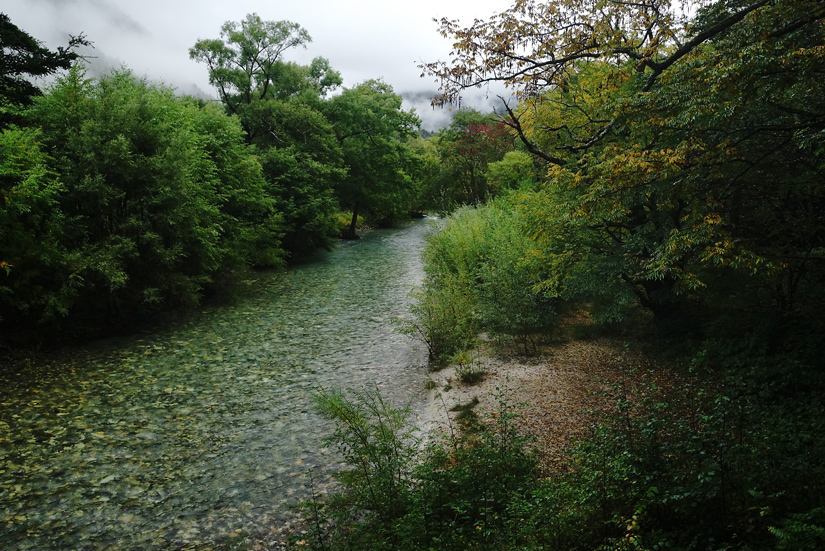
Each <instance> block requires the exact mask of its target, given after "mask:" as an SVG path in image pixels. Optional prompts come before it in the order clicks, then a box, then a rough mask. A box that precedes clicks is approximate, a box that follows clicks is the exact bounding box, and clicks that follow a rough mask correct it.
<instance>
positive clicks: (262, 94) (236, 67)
mask: <svg viewBox="0 0 825 551" xmlns="http://www.w3.org/2000/svg"><path fill="white" fill-rule="evenodd" d="M311 41H312V38H311V37H310V36H309V33H308V32H307V31H306V30H305V29H303V28H302V27H301V26H300V25H299V24H298V23H293V22H291V21H264V20H262V19H261V18H260V17H259V16H258V14H256V13H250V14H248V15H247V16H246V18H244V19H243V20H242V21H240V22H235V21H227V22H226V23H224V24H223V26H222V27H221V38H215V39H202V40H198V41H197V42H196V43H195V45H194V46H193V47H192V48H190V49H189V57H191V58H192V59H194V60H196V61H200V62H203V63H206V65H207V67H208V68H209V82H210V84H212V85H213V86H215V87H216V88H217V89H218V93H219V94H220V98H221V101H222V102H223V103H224V105H226V108H227V109H228V110H229V112H230V113H238V112H239V110H240V109H241V108H242V106H244V105H249V104H250V103H252V102H253V101H255V100H256V99H258V100H260V99H264V98H266V97H267V96H268V94H269V93H270V86H272V84H273V82H274V81H275V80H276V79H277V77H276V75H277V71H278V70H280V68H281V66H280V65H279V64H278V62H279V61H281V56H282V54H283V53H284V52H285V51H286V50H288V49H290V48H296V47H298V46H304V47H306V44H307V43H308V42H311Z"/></svg>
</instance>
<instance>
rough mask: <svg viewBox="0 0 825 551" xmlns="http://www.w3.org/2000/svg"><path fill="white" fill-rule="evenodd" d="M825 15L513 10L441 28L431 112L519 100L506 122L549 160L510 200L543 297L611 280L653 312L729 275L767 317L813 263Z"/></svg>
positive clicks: (758, 10)
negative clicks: (542, 264)
mask: <svg viewBox="0 0 825 551" xmlns="http://www.w3.org/2000/svg"><path fill="white" fill-rule="evenodd" d="M823 17H825V9H824V8H823V7H822V5H821V3H819V2H807V1H803V2H790V1H784V0H764V1H752V2H742V1H718V2H714V3H711V4H709V5H708V6H707V7H705V8H703V9H700V10H699V11H698V12H697V15H696V16H695V17H694V18H693V19H692V20H690V21H688V20H687V18H685V17H683V16H681V15H680V13H679V10H678V9H677V8H676V7H675V6H672V5H671V3H670V2H666V1H660V0H645V1H642V2H634V3H625V2H612V1H611V2H602V3H586V2H578V1H564V2H562V1H556V2H551V3H548V4H542V5H539V4H537V3H535V2H532V1H524V0H522V1H518V2H516V4H515V6H514V7H513V8H512V9H511V10H508V11H507V12H505V13H503V14H500V15H498V16H495V17H494V18H493V19H491V20H490V21H484V22H476V23H474V24H473V25H472V26H471V27H469V28H466V29H460V28H459V27H458V26H457V24H456V23H455V22H449V21H442V31H443V32H445V33H447V34H448V35H452V36H454V37H455V38H456V40H457V50H458V54H459V55H457V56H456V58H455V61H454V62H453V63H452V64H451V65H448V64H444V63H441V64H438V63H436V64H430V65H428V66H427V67H426V69H427V70H429V71H431V72H432V73H433V74H435V75H437V76H439V77H440V78H441V79H442V82H443V84H444V95H443V96H441V98H440V99H441V100H443V101H446V100H449V99H450V98H451V97H453V96H454V95H455V94H456V93H457V92H458V90H460V89H461V87H463V86H467V85H472V84H479V83H483V82H488V81H495V80H502V81H505V82H507V83H509V84H510V85H512V86H513V87H514V88H515V89H516V90H517V92H518V93H519V94H520V97H521V99H522V102H521V103H520V105H518V106H514V105H512V104H511V103H509V102H505V103H504V105H503V113H502V115H503V120H504V121H505V122H506V124H508V125H509V126H510V127H511V128H512V129H513V131H514V132H516V134H517V135H518V136H519V138H520V140H521V141H522V143H523V144H524V145H525V148H526V149H527V150H528V151H529V152H531V153H532V154H534V155H535V156H536V157H537V158H538V159H540V160H542V161H543V162H545V163H547V164H548V165H549V166H551V167H555V168H551V169H550V171H549V173H548V185H547V186H546V189H545V191H544V193H543V194H542V195H540V196H537V197H535V198H534V199H535V200H533V201H531V203H532V204H527V205H525V207H524V208H530V209H532V210H533V214H534V216H535V217H536V235H537V237H540V238H541V239H543V240H544V241H545V244H546V246H547V249H546V257H547V258H548V262H550V261H552V262H556V263H557V266H558V268H559V270H561V271H562V272H561V274H560V275H559V277H560V278H561V279H559V280H557V281H555V282H547V286H548V288H556V289H557V290H560V289H564V288H566V289H568V291H569V290H570V288H571V286H572V287H578V288H579V289H580V290H581V291H585V290H586V291H587V292H590V291H592V290H593V289H594V288H595V287H597V285H596V284H595V281H596V279H600V280H601V281H604V282H607V283H609V285H604V284H601V285H599V287H600V288H601V289H607V288H610V287H613V286H614V284H616V283H617V282H622V285H623V286H624V288H625V290H630V291H632V292H633V293H634V294H635V295H636V296H637V297H638V299H639V300H640V301H641V303H642V304H643V305H645V306H647V307H648V308H650V309H651V310H652V311H653V312H654V314H655V315H656V316H657V317H661V318H665V317H671V316H673V315H674V314H676V313H678V310H679V308H678V305H679V302H680V300H681V299H680V296H684V295H685V293H688V292H690V291H691V290H697V289H700V288H703V286H705V285H707V283H708V282H709V281H711V280H712V279H714V278H717V277H718V276H719V275H720V274H721V271H722V270H730V269H734V270H740V271H741V272H742V274H743V275H744V274H746V273H750V274H751V275H753V274H755V275H756V278H757V279H761V280H762V283H761V285H762V286H764V287H765V289H768V288H771V289H773V291H771V292H770V293H771V294H774V295H777V298H776V301H775V302H776V304H777V306H778V307H779V308H780V309H782V308H786V307H785V306H782V305H781V304H782V303H785V304H787V303H788V302H789V301H790V295H792V294H794V293H796V291H794V289H797V288H799V287H798V284H799V283H800V282H801V281H804V280H807V281H808V282H813V281H814V278H813V277H812V275H813V274H815V273H817V272H818V268H817V269H815V270H814V271H813V272H811V269H813V268H814V267H815V266H820V265H821V261H820V260H818V258H819V252H818V251H820V250H821V249H822V243H821V241H820V240H819V237H815V236H819V235H821V231H820V229H819V228H820V227H821V216H820V214H819V212H820V210H819V209H818V208H811V207H810V205H816V204H819V203H820V202H821V200H822V198H821V193H820V191H819V190H821V189H822V186H821V181H822V176H821V167H822V163H821V161H820V160H818V159H817V157H816V153H815V152H816V151H817V150H818V149H819V148H820V147H821V145H820V144H821V137H822V128H823V119H822V117H821V115H820V114H819V113H821V112H822V111H821V109H820V108H819V106H821V105H822V98H823V95H822V87H821V85H819V84H818V83H819V82H821V80H822V79H821V74H822V70H823V69H822V68H823V64H824V63H823V57H825V54H823V52H822V50H821V47H820V46H819V45H821V43H822V29H823V27H822V19H823ZM791 166H793V167H795V168H794V169H790V167H791ZM806 205H807V206H806ZM791 220H793V222H791ZM797 225H801V227H804V228H805V230H804V233H805V235H806V236H808V237H806V238H802V236H801V234H800V231H799V230H798V229H796V227H797ZM767 228H770V231H766V229H767ZM803 266H804V268H803ZM743 269H744V270H743ZM802 274H807V275H804V276H803V275H802ZM800 278H801V279H800ZM588 279H590V280H592V283H593V284H591V283H588V282H587V281H586V280H588ZM561 282H564V283H561ZM742 287H745V286H742ZM778 289H781V291H779V290H778ZM807 289H809V290H810V289H812V287H811V286H810V285H808V286H807ZM558 292H561V291H558ZM789 293H790V294H789ZM613 295H614V296H621V293H619V294H616V293H613ZM783 297H784V298H783Z"/></svg>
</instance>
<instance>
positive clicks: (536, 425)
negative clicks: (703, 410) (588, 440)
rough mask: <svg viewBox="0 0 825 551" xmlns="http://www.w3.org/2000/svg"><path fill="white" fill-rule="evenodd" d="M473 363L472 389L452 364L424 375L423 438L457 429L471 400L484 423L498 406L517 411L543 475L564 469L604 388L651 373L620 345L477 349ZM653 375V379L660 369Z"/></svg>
mask: <svg viewBox="0 0 825 551" xmlns="http://www.w3.org/2000/svg"><path fill="white" fill-rule="evenodd" d="M473 364H474V367H475V368H476V369H480V370H482V371H484V373H485V375H484V378H483V380H482V381H480V382H478V383H476V384H465V383H462V382H460V378H459V374H458V373H457V368H456V366H455V365H451V366H448V367H447V368H445V369H443V370H441V371H437V372H433V373H431V374H430V375H429V377H430V380H432V381H433V384H431V385H430V386H433V387H434V388H433V389H432V390H431V392H430V401H429V403H428V406H427V409H426V410H425V411H424V413H422V415H421V416H420V423H421V426H422V427H423V429H424V431H426V432H430V433H432V434H433V435H437V434H438V432H439V431H449V430H450V428H451V427H452V428H453V430H459V429H460V427H461V422H460V420H459V419H457V417H458V416H459V414H460V410H459V408H460V407H461V406H465V405H468V404H471V403H472V402H473V401H474V399H477V400H478V404H477V405H476V406H475V407H474V408H473V411H475V412H476V414H477V415H478V417H479V418H481V419H484V418H485V417H487V416H489V414H495V413H496V412H497V411H498V410H499V408H500V405H499V400H500V399H503V400H504V401H506V402H507V403H508V404H510V405H517V406H518V407H517V409H516V412H517V413H518V415H519V416H518V417H517V419H516V424H517V426H518V430H519V432H520V433H521V434H523V435H524V436H529V437H531V438H532V439H533V441H534V444H533V445H534V447H535V450H536V452H537V454H538V456H539V461H540V464H541V467H542V469H543V471H544V472H545V474H546V475H549V474H551V473H553V472H563V471H565V470H566V461H567V459H568V456H567V450H568V448H569V447H570V445H571V444H572V443H573V442H574V441H575V440H577V439H578V438H580V437H583V436H585V435H586V434H587V433H588V431H589V430H590V428H591V425H592V423H593V422H594V420H595V414H596V413H597V412H600V411H604V410H606V409H607V408H609V407H610V405H611V402H612V398H611V397H610V394H611V390H612V387H611V385H612V384H621V383H622V382H623V381H627V378H628V377H629V372H630V371H631V370H636V371H637V372H638V373H641V374H642V375H641V377H642V378H644V376H645V374H646V373H648V370H650V369H651V368H652V367H653V363H652V361H651V360H650V359H649V358H647V357H645V356H644V355H643V354H641V353H629V352H628V351H627V350H625V348H624V346H623V344H622V343H621V342H618V341H615V340H610V339H606V338H600V339H595V340H589V339H570V340H566V341H564V342H556V343H552V344H547V345H544V346H541V347H540V348H539V351H538V353H537V354H535V355H534V356H532V357H525V356H517V355H508V354H502V353H501V352H497V351H495V350H494V349H493V348H492V347H490V346H482V347H480V349H479V351H478V355H477V356H476V357H475V358H474V359H473ZM656 369H657V370H658V372H659V373H660V374H661V373H662V369H663V367H662V366H657V367H656ZM456 410H458V411H456Z"/></svg>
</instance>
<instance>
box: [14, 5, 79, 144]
mask: <svg viewBox="0 0 825 551" xmlns="http://www.w3.org/2000/svg"><path fill="white" fill-rule="evenodd" d="M87 45H89V43H88V42H87V41H86V40H85V39H84V38H83V35H80V36H72V37H70V39H69V44H68V46H67V47H62V46H61V47H58V48H57V51H51V50H49V49H48V48H44V47H43V46H42V45H41V44H40V42H39V41H38V40H37V39H35V38H34V37H32V36H30V35H29V34H28V33H26V32H24V31H23V30H21V29H19V28H18V27H17V26H16V25H14V24H13V23H12V22H11V20H10V19H9V16H8V15H6V14H5V13H0V128H3V127H4V126H6V125H7V124H9V123H11V122H12V121H13V120H15V119H16V118H17V117H14V116H11V115H10V113H9V111H7V110H6V109H7V108H8V107H15V106H23V105H29V104H31V101H32V98H34V97H35V96H39V95H41V91H40V89H39V88H37V87H36V86H35V85H34V84H32V83H31V82H29V80H27V79H28V78H31V77H35V78H37V77H44V76H48V75H53V74H55V73H56V72H58V71H60V70H61V69H62V70H65V69H69V68H70V67H71V66H72V63H73V62H74V61H75V60H76V59H77V58H78V57H79V55H78V54H77V52H75V51H73V49H74V48H76V47H77V46H87Z"/></svg>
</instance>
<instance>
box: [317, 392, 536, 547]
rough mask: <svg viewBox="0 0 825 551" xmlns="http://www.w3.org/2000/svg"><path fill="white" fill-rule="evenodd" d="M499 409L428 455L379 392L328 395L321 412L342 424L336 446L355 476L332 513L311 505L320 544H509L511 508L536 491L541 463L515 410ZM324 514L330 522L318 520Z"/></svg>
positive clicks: (346, 474) (346, 481) (320, 400)
mask: <svg viewBox="0 0 825 551" xmlns="http://www.w3.org/2000/svg"><path fill="white" fill-rule="evenodd" d="M498 398H499V410H498V411H497V412H496V413H495V414H494V416H491V418H490V419H488V420H487V422H486V423H479V424H477V425H476V427H477V430H476V431H473V432H472V433H467V434H465V435H463V436H457V435H454V434H450V435H448V436H446V437H445V438H444V439H443V440H440V441H432V442H430V444H429V445H428V446H426V447H424V448H422V447H420V446H419V441H418V439H417V438H416V437H415V436H414V428H413V426H412V425H411V424H407V423H406V422H405V421H406V420H408V419H409V413H410V412H409V409H407V408H402V409H394V408H392V407H391V406H389V404H387V403H386V402H385V401H384V400H383V399H382V398H381V397H380V395H379V394H378V392H377V391H374V390H370V391H363V390H362V391H352V390H351V391H349V392H348V393H346V394H345V393H343V392H340V391H328V392H322V393H319V394H318V395H317V396H316V403H317V405H318V408H319V411H321V413H322V414H323V415H324V416H325V417H327V418H329V419H332V420H335V421H336V424H337V428H336V430H335V433H334V435H333V437H332V438H330V440H329V441H328V445H329V446H333V447H336V448H337V449H338V450H339V451H340V452H341V454H342V456H343V458H344V461H345V463H346V465H347V466H348V470H346V471H343V472H342V473H340V474H339V475H338V478H339V480H340V481H341V483H342V486H343V490H342V492H340V493H339V494H336V495H333V496H331V497H330V498H329V499H328V500H327V503H325V504H324V505H325V507H323V508H320V509H319V508H318V507H317V506H316V504H315V502H313V503H312V504H310V505H309V506H308V509H309V510H310V512H311V513H312V514H313V515H316V518H315V519H314V520H315V522H314V523H313V525H314V526H315V527H316V529H317V533H316V538H315V539H316V544H317V546H318V547H319V548H322V549H394V550H395V549H399V550H406V549H409V550H418V549H430V548H432V549H436V548H437V549H444V550H450V549H456V550H458V549H462V550H463V549H466V548H468V547H483V548H493V547H500V546H501V545H502V544H503V543H505V542H507V539H508V535H507V534H508V533H510V532H511V529H510V528H508V526H509V524H511V523H513V522H515V521H516V519H514V518H513V517H512V514H511V510H512V503H514V502H515V501H523V500H526V499H527V496H528V494H529V492H530V489H531V488H532V487H533V486H535V484H536V478H535V477H536V461H535V459H534V457H533V456H532V455H531V454H530V453H528V452H527V451H526V448H525V446H524V440H523V439H521V438H519V437H518V436H517V434H516V432H515V426H514V424H513V419H514V417H516V414H515V413H514V407H513V406H511V405H510V404H508V403H507V402H506V400H504V397H503V396H499V397H498ZM317 515H327V517H325V518H318V516H317Z"/></svg>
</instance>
